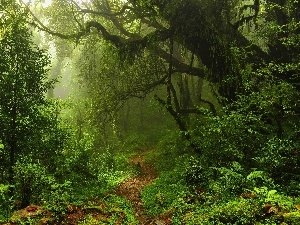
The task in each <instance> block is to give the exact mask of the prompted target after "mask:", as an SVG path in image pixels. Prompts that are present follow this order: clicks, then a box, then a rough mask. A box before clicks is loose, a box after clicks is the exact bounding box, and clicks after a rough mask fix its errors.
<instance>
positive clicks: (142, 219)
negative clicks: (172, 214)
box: [116, 151, 164, 225]
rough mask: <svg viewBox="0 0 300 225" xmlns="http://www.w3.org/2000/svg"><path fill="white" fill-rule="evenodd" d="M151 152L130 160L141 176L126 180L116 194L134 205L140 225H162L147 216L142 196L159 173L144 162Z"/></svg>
mask: <svg viewBox="0 0 300 225" xmlns="http://www.w3.org/2000/svg"><path fill="white" fill-rule="evenodd" d="M149 152H150V151H148V152H144V153H142V154H140V155H137V156H135V157H133V158H131V159H130V164H131V165H133V166H137V167H138V170H140V174H139V175H138V176H136V177H133V178H129V179H128V180H125V181H124V182H123V183H122V184H120V185H119V187H118V188H117V189H116V194H118V195H120V196H122V197H124V198H127V199H128V200H129V201H130V202H131V203H132V205H133V208H134V211H135V216H136V218H137V219H138V221H139V224H140V225H154V224H160V223H159V221H157V220H156V219H154V218H152V217H150V216H148V215H147V213H146V209H145V208H144V206H143V202H142V200H141V196H140V195H141V191H142V190H143V188H144V187H145V186H147V185H149V184H150V183H152V182H153V180H154V179H155V178H156V177H157V172H156V171H155V169H154V168H153V166H152V165H151V164H149V163H145V162H144V158H145V157H146V156H147V154H149ZM161 224H164V223H161Z"/></svg>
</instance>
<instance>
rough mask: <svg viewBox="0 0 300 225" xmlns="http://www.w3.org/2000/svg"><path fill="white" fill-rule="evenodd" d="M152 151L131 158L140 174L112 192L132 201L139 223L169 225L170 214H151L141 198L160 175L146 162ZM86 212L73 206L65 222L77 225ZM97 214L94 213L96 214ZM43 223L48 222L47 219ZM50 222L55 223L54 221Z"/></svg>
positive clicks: (30, 211)
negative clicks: (144, 191)
mask: <svg viewBox="0 0 300 225" xmlns="http://www.w3.org/2000/svg"><path fill="white" fill-rule="evenodd" d="M151 151H153V150H150V151H146V152H142V153H141V154H138V155H136V156H133V157H131V158H130V159H129V163H130V165H131V166H133V167H136V169H137V170H138V172H139V174H138V175H137V176H135V177H132V178H128V179H127V180H125V181H123V182H122V183H121V184H120V185H119V186H118V187H117V188H115V189H114V190H112V191H111V192H110V194H113V195H118V196H120V197H123V198H126V199H127V200H128V201H130V202H131V204H132V207H133V209H134V213H135V218H136V219H137V220H138V224H139V225H169V224H170V222H171V221H170V219H169V216H166V215H161V216H159V217H156V218H153V217H151V216H149V215H148V214H147V212H146V209H145V207H144V205H143V201H142V199H141V192H142V190H143V188H144V187H146V186H147V185H149V184H151V183H152V182H153V181H154V180H155V178H157V176H158V173H157V171H156V170H155V169H154V166H153V165H151V164H150V163H148V162H145V157H146V156H147V155H148V154H149V153H150V152H151ZM39 210H42V209H41V207H40V206H34V205H31V206H28V207H26V208H25V209H22V210H19V211H17V212H16V213H14V216H17V217H18V218H19V219H21V220H23V219H24V218H28V217H31V216H34V215H36V214H38V211H39ZM97 211H98V209H97ZM99 213H100V211H99V212H96V214H97V217H98V216H100V215H99ZM86 214H89V212H87V211H85V210H84V209H82V208H80V207H78V208H77V207H76V208H73V209H72V210H70V212H69V213H67V214H66V215H65V216H64V217H65V222H64V224H70V225H76V224H78V222H79V221H80V220H82V219H83V218H84V217H85V216H86ZM96 214H94V216H95V215H96ZM14 216H13V217H14ZM8 224H10V225H11V224H18V223H14V222H12V221H11V222H10V223H8ZM41 224H48V223H47V220H46V221H44V222H43V223H41ZM50 224H53V222H52V223H50ZM54 224H55V223H54ZM118 224H122V223H118Z"/></svg>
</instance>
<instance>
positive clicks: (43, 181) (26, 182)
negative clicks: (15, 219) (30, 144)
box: [14, 157, 54, 207]
mask: <svg viewBox="0 0 300 225" xmlns="http://www.w3.org/2000/svg"><path fill="white" fill-rule="evenodd" d="M26 161H27V162H26ZM14 171H15V192H16V193H15V199H16V200H17V201H20V202H21V204H20V207H26V206H28V205H29V204H31V203H38V202H39V201H40V200H41V195H42V193H43V192H44V191H46V190H47V189H48V188H49V187H50V185H51V184H52V183H53V182H54V177H53V176H51V175H48V174H47V171H46V168H45V167H43V166H41V165H39V164H37V163H33V162H31V160H30V159H29V158H27V157H26V160H24V162H20V161H19V162H17V163H16V164H15V166H14Z"/></svg>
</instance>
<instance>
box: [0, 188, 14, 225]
mask: <svg viewBox="0 0 300 225" xmlns="http://www.w3.org/2000/svg"><path fill="white" fill-rule="evenodd" d="M9 188H10V185H4V184H0V223H1V222H4V221H6V220H8V218H9V215H10V213H11V208H12V204H11V203H12V202H11V199H10V197H9V195H8V192H9Z"/></svg>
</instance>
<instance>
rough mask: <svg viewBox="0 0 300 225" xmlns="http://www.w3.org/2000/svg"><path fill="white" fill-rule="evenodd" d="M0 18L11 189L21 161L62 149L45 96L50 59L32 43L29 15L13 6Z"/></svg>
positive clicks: (1, 119) (0, 110) (2, 120)
mask: <svg viewBox="0 0 300 225" xmlns="http://www.w3.org/2000/svg"><path fill="white" fill-rule="evenodd" d="M1 14H2V17H1V18H0V20H1V21H0V22H1V23H2V24H4V26H1V30H0V127H1V131H0V139H1V140H2V143H3V145H4V149H3V151H1V159H3V160H2V161H1V163H2V164H4V165H5V167H4V168H6V169H7V171H6V173H5V174H6V176H4V177H3V179H4V180H3V181H2V182H8V183H9V184H11V185H12V184H14V165H15V163H16V162H17V161H18V160H21V159H22V158H24V156H29V157H32V158H33V159H40V160H47V159H50V158H51V157H50V155H51V153H50V152H49V151H50V149H52V150H56V149H55V148H57V147H58V145H57V142H56V141H55V140H56V139H55V137H53V135H55V134H56V133H55V132H53V131H54V130H55V129H56V128H57V127H56V126H57V123H56V117H55V114H56V111H55V106H54V105H51V104H50V103H49V102H48V101H47V99H46V97H45V93H46V92H47V90H48V89H49V88H50V87H52V85H53V82H52V81H47V71H48V69H47V66H49V59H48V56H47V55H46V53H45V52H44V51H43V50H40V49H38V48H37V47H36V46H35V45H34V44H33V43H32V41H31V38H32V36H31V32H30V31H29V29H28V27H26V19H25V18H26V13H24V12H22V10H20V9H19V8H18V7H17V6H16V5H13V4H12V5H10V6H8V5H7V6H6V7H5V8H4V7H1ZM3 15H4V16H3ZM52 132H53V135H52ZM50 142H52V143H50ZM33 161H34V160H33ZM49 164H50V163H49ZM11 194H13V192H12V193H11ZM22 200H24V202H23V206H24V205H26V204H29V199H28V196H27V197H26V199H22Z"/></svg>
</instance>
